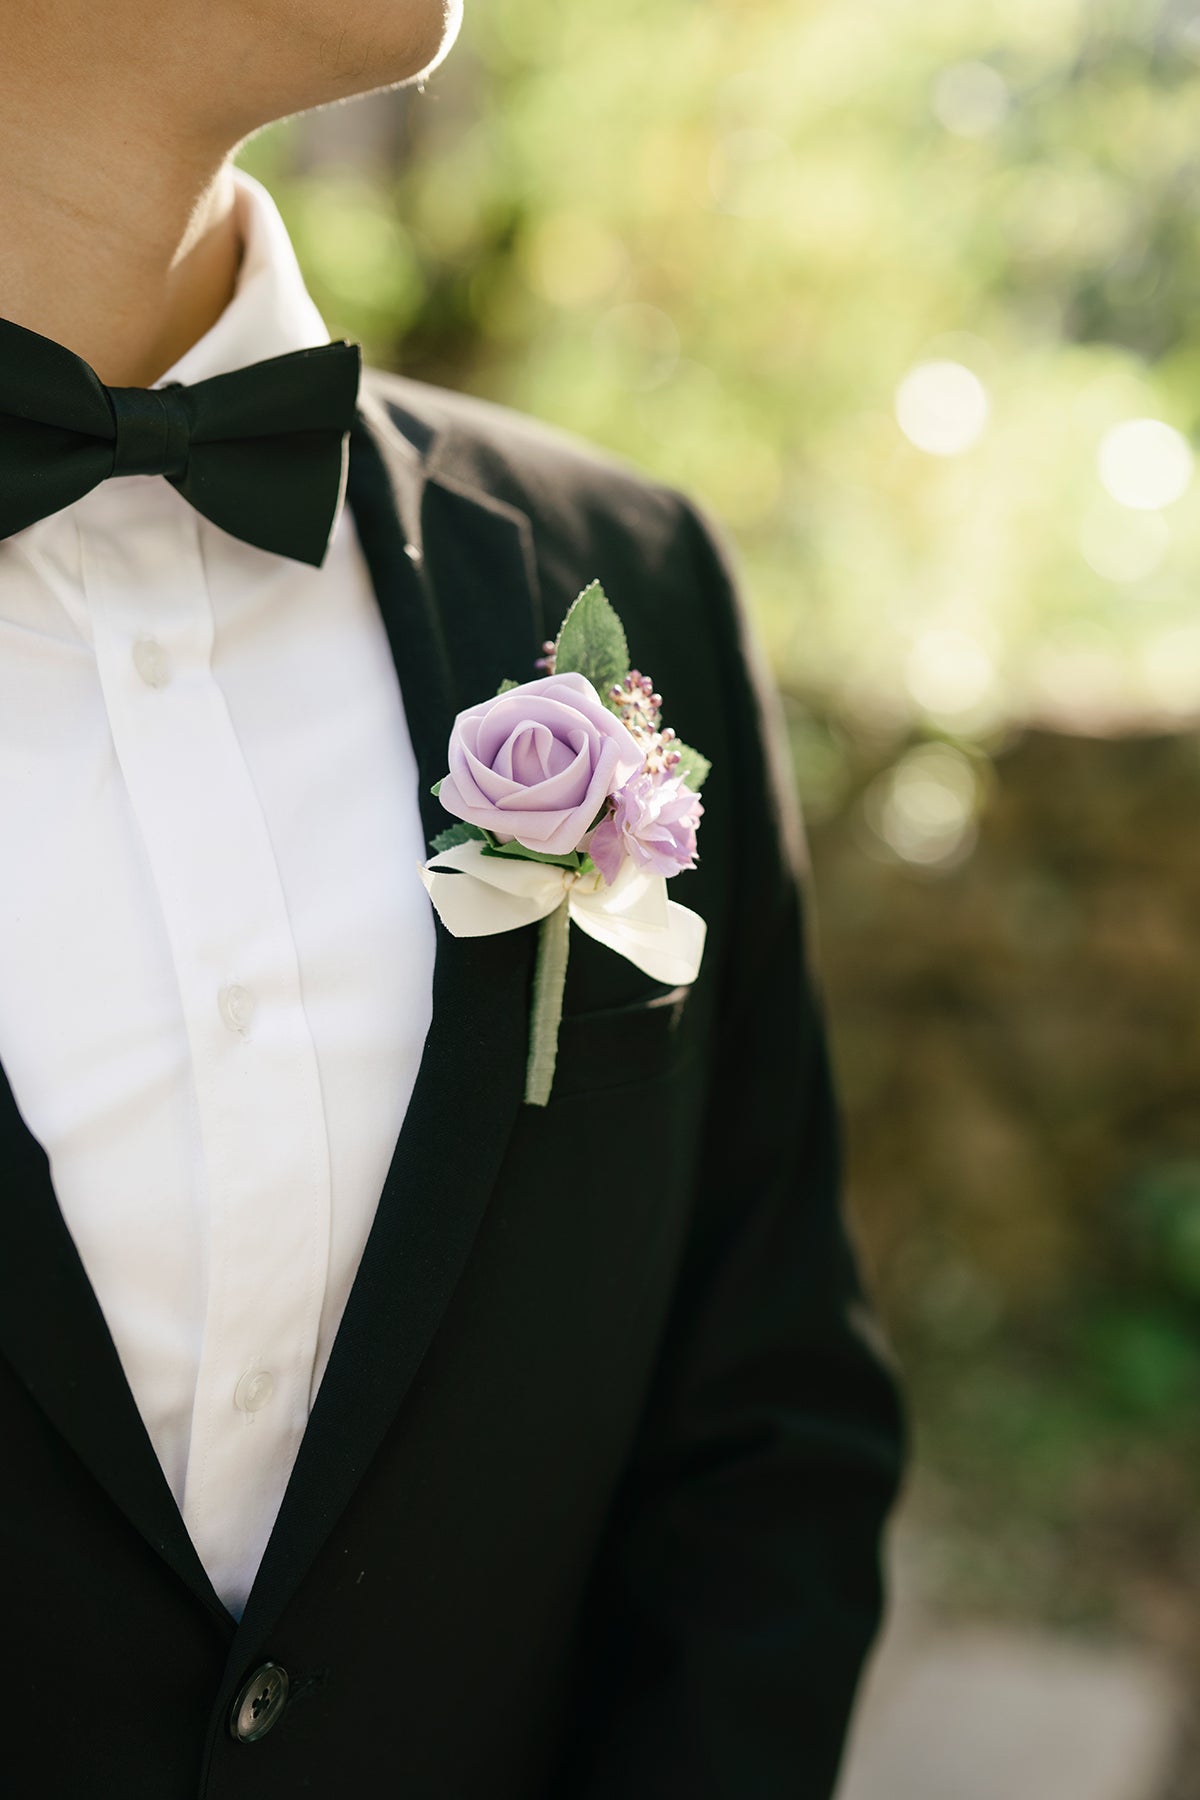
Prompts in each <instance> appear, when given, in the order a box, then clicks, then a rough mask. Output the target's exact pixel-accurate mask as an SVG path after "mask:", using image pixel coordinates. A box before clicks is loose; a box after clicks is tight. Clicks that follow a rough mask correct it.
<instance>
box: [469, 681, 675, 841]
mask: <svg viewBox="0 0 1200 1800" xmlns="http://www.w3.org/2000/svg"><path fill="white" fill-rule="evenodd" d="M449 757H450V773H449V774H448V775H447V776H446V777H445V779H444V780H443V782H442V785H441V788H440V790H439V796H438V797H439V799H440V800H441V802H442V805H443V806H444V807H445V808H446V810H447V812H452V813H454V814H455V816H456V817H457V818H460V819H465V820H466V821H467V823H468V824H469V825H478V826H480V827H482V829H483V830H484V831H491V832H494V833H495V835H496V837H498V838H500V839H502V840H503V841H506V842H507V841H508V840H510V839H512V838H515V839H516V841H517V842H518V843H519V844H524V845H525V847H526V849H529V850H541V851H544V852H545V853H546V854H547V855H549V856H562V855H564V854H566V853H567V852H568V851H571V850H575V849H577V848H578V846H579V844H580V842H581V840H582V839H583V837H584V836H585V834H586V832H587V829H588V826H589V825H590V824H591V822H592V820H593V819H594V818H595V817H596V814H597V813H598V812H599V811H600V808H601V807H602V806H603V805H604V801H605V799H606V797H607V796H608V795H609V794H611V793H612V792H613V791H614V789H616V788H619V787H622V786H623V785H624V783H625V782H627V781H628V780H629V779H630V777H631V776H632V775H634V774H636V772H637V771H638V770H639V769H640V768H641V766H642V763H643V761H644V760H645V752H644V751H643V750H642V749H641V748H640V747H639V745H638V744H637V742H636V741H635V739H634V737H633V735H632V733H630V732H628V731H627V730H626V729H625V727H624V725H622V723H621V721H620V719H618V718H617V717H616V715H615V714H614V713H611V712H609V710H608V708H607V707H606V706H605V705H603V704H602V702H601V700H600V699H599V697H598V695H597V693H596V690H595V688H594V687H593V686H592V684H591V682H590V681H588V680H587V679H586V678H585V677H584V676H582V675H577V674H566V675H546V676H543V677H542V678H541V680H539V681H526V682H522V684H521V685H520V686H519V687H513V688H509V689H508V690H507V692H506V693H503V694H498V695H497V696H496V698H495V699H494V700H483V701H481V702H480V704H479V705H478V706H469V707H467V709H466V711H465V712H460V713H459V715H458V717H457V718H456V719H455V721H454V729H453V731H452V732H451V733H450V752H449Z"/></svg>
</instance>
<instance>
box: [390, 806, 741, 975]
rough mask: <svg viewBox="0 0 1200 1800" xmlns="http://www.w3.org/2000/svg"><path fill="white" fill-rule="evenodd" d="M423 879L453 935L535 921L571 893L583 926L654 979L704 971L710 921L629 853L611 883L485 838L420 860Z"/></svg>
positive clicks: (571, 909)
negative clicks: (489, 849)
mask: <svg viewBox="0 0 1200 1800" xmlns="http://www.w3.org/2000/svg"><path fill="white" fill-rule="evenodd" d="M450 871H456V872H455V873H451V872H450ZM421 880H422V881H423V882H424V883H425V887H426V889H427V890H428V893H429V898H430V899H431V900H432V901H433V904H434V906H435V908H436V909H437V913H438V917H439V918H440V919H441V921H442V924H443V925H444V926H445V927H446V929H447V931H449V932H450V934H451V935H452V936H453V937H490V936H491V935H492V934H493V933H494V932H498V931H511V930H513V929H514V928H515V927H516V926H518V925H532V924H533V923H534V922H535V921H536V920H538V919H545V918H547V917H548V916H549V915H550V914H551V913H552V912H554V911H555V910H556V908H558V907H559V906H561V905H562V903H563V901H564V900H565V901H566V904H567V912H568V914H569V915H570V917H571V918H572V919H573V920H574V921H575V923H576V925H578V926H579V929H580V930H581V931H586V932H587V934H588V936H589V937H593V938H595V939H596V940H597V942H598V943H601V944H606V945H607V946H608V948H609V949H610V950H615V951H616V952H617V954H618V956H623V957H625V958H626V959H627V960H628V961H629V962H631V963H633V964H634V965H635V966H636V967H637V968H639V969H641V970H642V971H643V972H644V973H645V974H647V975H649V976H651V977H652V978H653V979H654V980H655V981H666V982H669V983H670V984H671V986H672V987H678V986H687V985H688V984H689V983H691V982H693V981H695V979H696V976H697V975H698V973H699V971H700V959H701V957H702V956H703V954H704V934H705V931H706V929H707V927H706V925H705V922H704V920H703V919H702V918H701V917H700V915H699V913H694V912H691V911H690V910H689V909H688V908H687V907H686V906H677V905H676V904H675V902H674V901H673V900H668V899H667V883H666V878H665V876H662V875H648V874H646V873H645V872H644V871H642V870H639V869H637V868H636V867H635V866H634V864H633V863H632V862H631V861H629V860H628V859H626V861H625V863H624V864H623V865H622V868H621V872H620V874H619V875H618V876H617V879H616V880H615V881H614V882H613V884H612V886H611V887H608V886H606V885H605V882H604V880H603V878H602V877H601V875H600V874H599V872H598V871H596V870H590V871H589V872H588V873H587V874H585V875H581V874H579V873H578V872H577V871H575V870H573V869H562V868H559V867H558V866H557V865H556V864H554V863H540V862H527V861H525V860H524V859H523V858H521V857H516V856H496V855H494V854H493V855H491V856H485V855H484V854H483V845H482V843H480V842H479V841H478V840H472V841H471V842H470V843H467V844H457V845H456V846H455V847H454V849H453V850H445V851H443V852H442V854H441V855H440V856H435V857H434V858H433V859H432V861H431V862H429V863H428V864H427V865H424V866H422V869H421Z"/></svg>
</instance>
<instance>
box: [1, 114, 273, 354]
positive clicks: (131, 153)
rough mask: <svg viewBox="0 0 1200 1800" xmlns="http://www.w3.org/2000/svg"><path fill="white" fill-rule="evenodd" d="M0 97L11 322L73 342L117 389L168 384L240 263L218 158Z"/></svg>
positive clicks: (134, 128) (230, 197)
mask: <svg viewBox="0 0 1200 1800" xmlns="http://www.w3.org/2000/svg"><path fill="white" fill-rule="evenodd" d="M45 100H46V96H45V93H44V92H43V93H42V94H41V95H40V97H39V105H38V106H36V107H35V106H32V105H23V104H22V98H21V95H20V93H19V91H18V92H16V93H14V92H12V91H11V89H10V83H9V82H8V81H7V80H5V81H4V83H3V91H0V121H2V123H0V243H2V244H3V245H4V254H3V256H2V257H0V318H5V319H10V320H12V321H13V322H14V323H15V324H17V325H24V326H26V327H27V328H28V329H29V330H31V331H38V332H41V334H42V335H43V336H44V337H50V338H54V339H55V340H56V341H57V342H58V343H60V344H65V345H66V346H67V348H68V349H70V350H74V351H75V353H76V354H77V355H79V356H82V357H84V358H85V359H86V361H88V362H89V363H90V364H91V365H92V367H93V368H94V369H95V371H96V373H97V374H98V375H99V377H100V379H101V380H102V381H104V382H107V383H108V385H109V386H110V387H145V386H148V385H149V384H150V383H151V382H152V381H156V380H157V379H158V377H159V376H160V375H162V374H163V373H164V372H165V371H166V370H167V369H169V368H170V367H171V365H172V364H173V363H174V362H176V361H177V360H178V358H179V357H180V356H181V355H182V354H183V352H184V351H185V350H187V349H189V348H190V346H191V345H192V344H194V343H195V342H196V341H197V339H198V338H200V337H202V336H203V335H204V333H205V332H206V331H207V330H208V328H209V327H210V326H211V325H212V324H213V323H214V322H215V321H216V320H217V319H218V318H219V317H220V315H221V313H222V312H223V311H224V309H225V307H226V306H227V305H228V303H229V301H230V299H231V297H232V295H233V291H234V287H235V285H236V281H237V271H238V265H239V262H240V259H241V242H240V237H239V232H238V224H237V214H236V209H235V204H234V201H235V194H234V187H233V172H232V169H231V167H230V165H229V163H228V162H227V161H226V159H225V157H224V156H223V155H222V154H221V153H220V152H219V151H217V150H215V149H214V150H212V151H209V152H204V151H200V150H195V149H189V150H188V151H187V152H183V151H181V150H180V148H179V147H178V146H176V145H158V144H156V143H155V142H154V141H153V140H152V139H150V138H148V137H147V135H146V134H145V133H144V132H143V131H142V130H141V129H140V127H139V124H138V121H136V120H135V119H130V120H128V121H126V122H125V123H124V126H123V129H121V130H116V131H114V130H112V129H111V120H110V121H108V122H107V123H108V125H109V129H108V130H107V131H106V132H105V133H104V134H99V133H97V130H96V119H95V113H94V111H93V112H91V113H90V114H89V113H88V112H87V110H86V109H83V108H82V107H81V108H79V109H77V110H76V112H75V114H74V116H73V117H72V116H65V117H64V116H62V114H66V113H68V111H69V109H68V108H67V107H65V106H64V107H63V108H62V109H61V113H60V116H59V117H58V118H55V119H47V117H46V107H45Z"/></svg>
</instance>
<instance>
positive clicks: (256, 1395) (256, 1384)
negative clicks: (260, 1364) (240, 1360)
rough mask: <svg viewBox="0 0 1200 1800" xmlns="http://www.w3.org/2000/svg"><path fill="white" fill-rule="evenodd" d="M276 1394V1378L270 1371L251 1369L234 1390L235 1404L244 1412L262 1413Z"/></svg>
mask: <svg viewBox="0 0 1200 1800" xmlns="http://www.w3.org/2000/svg"><path fill="white" fill-rule="evenodd" d="M274 1392H275V1377H274V1376H273V1375H272V1374H271V1371H270V1370H269V1369H249V1370H247V1372H246V1374H245V1375H243V1376H242V1379H241V1380H240V1381H239V1382H238V1384H237V1386H236V1387H235V1388H234V1390H233V1404H234V1405H235V1406H236V1407H239V1408H240V1409H241V1411H242V1412H248V1413H255V1412H261V1411H262V1409H263V1407H264V1406H265V1405H266V1404H267V1401H268V1400H269V1399H270V1398H271V1395H272V1394H273V1393H274Z"/></svg>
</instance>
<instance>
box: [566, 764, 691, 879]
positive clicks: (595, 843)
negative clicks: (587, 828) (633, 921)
mask: <svg viewBox="0 0 1200 1800" xmlns="http://www.w3.org/2000/svg"><path fill="white" fill-rule="evenodd" d="M703 811H704V808H703V807H702V806H701V804H700V796H699V795H698V794H694V793H693V792H692V790H691V788H689V787H685V786H684V784H683V782H682V780H681V779H680V777H679V776H678V775H664V774H659V773H656V774H640V775H635V776H634V778H633V780H632V781H630V782H629V783H627V785H626V786H625V787H623V788H622V789H621V790H620V792H619V793H618V794H616V795H615V796H614V799H613V810H612V812H611V813H610V814H609V816H608V817H607V818H605V819H602V820H601V821H600V823H599V825H597V827H596V829H595V831H593V833H592V835H591V839H590V840H589V843H588V851H589V853H590V855H591V858H592V861H593V862H594V863H595V865H596V867H597V868H598V869H599V871H600V873H601V874H602V875H603V877H604V879H605V881H607V882H610V883H611V882H613V881H615V880H616V877H617V872H618V870H619V869H620V867H621V863H622V861H623V860H624V858H625V857H626V856H629V857H630V858H631V859H632V861H633V862H634V864H635V866H636V867H637V868H639V869H643V870H648V871H649V873H650V874H651V875H678V874H679V872H680V870H681V869H692V868H695V866H696V827H697V825H698V824H699V823H700V815H701V813H702V812H703Z"/></svg>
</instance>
